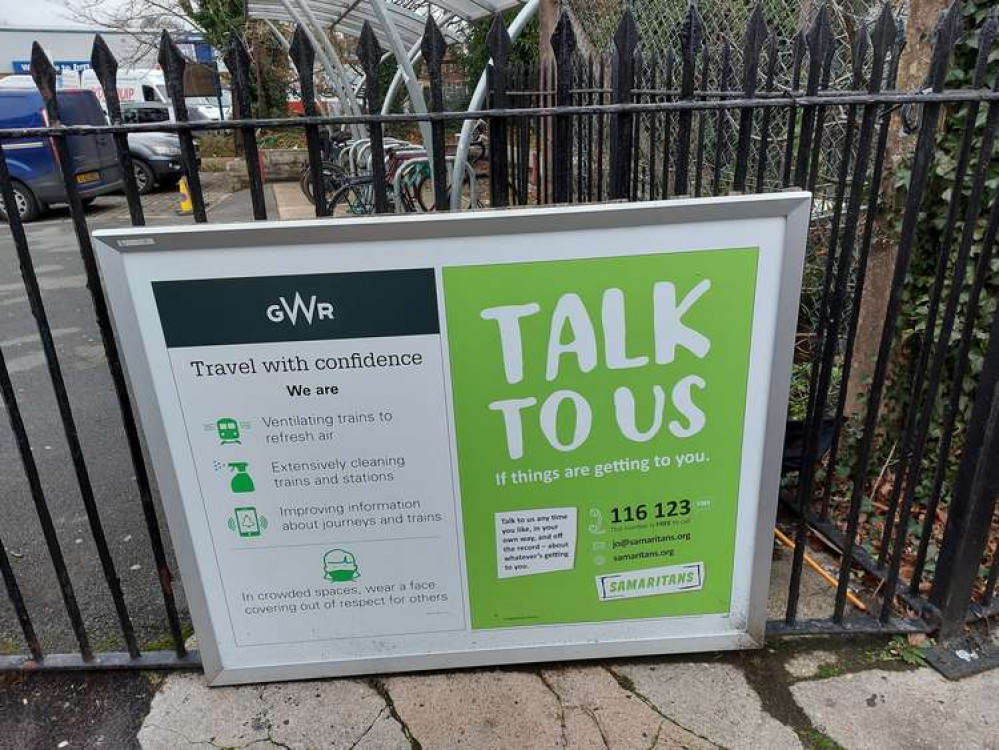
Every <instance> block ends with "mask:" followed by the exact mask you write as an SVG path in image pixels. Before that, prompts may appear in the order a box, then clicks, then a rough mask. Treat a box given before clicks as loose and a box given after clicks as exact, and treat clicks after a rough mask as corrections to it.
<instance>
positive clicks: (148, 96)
mask: <svg viewBox="0 0 999 750" xmlns="http://www.w3.org/2000/svg"><path fill="white" fill-rule="evenodd" d="M142 101H144V102H155V101H157V99H156V89H154V88H153V87H152V86H148V85H145V84H143V86H142Z"/></svg>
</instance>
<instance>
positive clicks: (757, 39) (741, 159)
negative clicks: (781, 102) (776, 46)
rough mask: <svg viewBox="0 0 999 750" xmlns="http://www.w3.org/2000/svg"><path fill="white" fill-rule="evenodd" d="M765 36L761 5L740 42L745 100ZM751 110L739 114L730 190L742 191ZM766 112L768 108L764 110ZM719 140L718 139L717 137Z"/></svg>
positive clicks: (751, 90) (757, 68)
mask: <svg viewBox="0 0 999 750" xmlns="http://www.w3.org/2000/svg"><path fill="white" fill-rule="evenodd" d="M766 37H767V20H766V19H765V18H764V17H763V6H762V5H757V6H756V7H755V8H753V14H752V15H751V16H750V17H749V23H748V24H747V26H746V40H745V42H744V46H745V50H744V54H745V59H744V61H743V67H742V95H743V97H744V98H746V99H752V98H753V97H754V96H756V87H757V85H758V79H759V74H760V51H761V50H762V49H763V42H764V40H765V39H766ZM773 57H774V56H773V52H772V51H771V53H770V59H769V62H770V65H771V67H772V66H773ZM754 112H755V110H753V109H749V108H746V109H744V110H742V112H741V113H740V114H739V140H738V145H737V146H736V150H735V175H734V177H733V178H732V189H733V190H735V191H737V192H740V193H742V192H745V191H746V174H747V172H748V171H749V151H750V148H749V146H750V138H752V135H753V114H754ZM764 112H765V113H766V112H769V109H766V110H764ZM719 140H720V139H719ZM763 149H764V146H761V150H760V158H763Z"/></svg>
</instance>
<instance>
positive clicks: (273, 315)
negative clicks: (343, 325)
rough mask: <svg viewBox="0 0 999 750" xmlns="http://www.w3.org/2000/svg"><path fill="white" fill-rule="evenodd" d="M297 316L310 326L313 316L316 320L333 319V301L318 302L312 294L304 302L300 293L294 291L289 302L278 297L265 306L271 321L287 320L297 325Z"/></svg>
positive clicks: (281, 321) (280, 321)
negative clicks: (293, 295) (273, 302)
mask: <svg viewBox="0 0 999 750" xmlns="http://www.w3.org/2000/svg"><path fill="white" fill-rule="evenodd" d="M299 316H301V317H302V319H303V320H304V321H305V323H306V324H307V325H310V326H311V325H312V319H313V318H316V319H318V320H333V318H334V317H335V316H334V315H333V303H332V302H320V301H319V300H318V298H317V297H316V295H314V294H313V295H312V296H311V297H309V301H308V302H306V301H305V300H303V299H302V295H300V294H299V293H298V292H295V297H294V298H293V299H292V301H291V303H289V302H288V300H287V299H285V298H284V297H278V301H277V302H276V303H275V304H273V305H268V307H267V319H268V320H270V321H271V322H272V323H283V322H285V321H288V322H289V323H291V324H292V325H297V324H298V318H299Z"/></svg>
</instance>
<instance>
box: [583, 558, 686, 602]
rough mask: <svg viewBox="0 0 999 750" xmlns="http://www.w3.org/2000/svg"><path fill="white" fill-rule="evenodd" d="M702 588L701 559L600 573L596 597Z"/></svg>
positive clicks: (616, 597) (614, 597)
mask: <svg viewBox="0 0 999 750" xmlns="http://www.w3.org/2000/svg"><path fill="white" fill-rule="evenodd" d="M703 587H704V563H702V562H696V563H688V564H686V565H668V566H666V567H663V568H645V569H644V570H629V571H628V572H627V573H612V574H610V575H603V576H597V596H598V597H599V599H600V601H607V600H609V599H633V598H635V597H638V596H656V595H658V594H674V593H677V592H680V591H699V590H700V589H702V588H703Z"/></svg>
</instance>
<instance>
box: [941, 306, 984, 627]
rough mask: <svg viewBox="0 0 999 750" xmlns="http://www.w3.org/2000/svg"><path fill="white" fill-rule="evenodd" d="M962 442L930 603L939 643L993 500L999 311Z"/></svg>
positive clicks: (978, 560)
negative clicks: (934, 610) (936, 616)
mask: <svg viewBox="0 0 999 750" xmlns="http://www.w3.org/2000/svg"><path fill="white" fill-rule="evenodd" d="M965 438H966V443H965V449H964V454H963V455H962V456H961V464H960V467H959V469H958V474H957V482H956V484H955V487H954V499H953V500H951V503H950V509H949V511H948V513H947V527H946V530H945V531H944V538H943V543H942V544H941V546H940V556H939V557H938V558H937V572H936V575H935V576H934V578H933V591H932V592H931V594H930V601H931V602H932V603H933V604H934V605H936V607H937V608H938V609H939V610H940V617H941V621H940V638H941V639H943V640H946V639H949V638H953V637H955V636H958V635H960V634H961V632H962V631H963V629H964V623H965V616H966V614H967V611H968V604H969V603H970V601H971V592H972V590H973V588H974V585H975V579H976V578H977V577H978V569H979V566H980V565H981V564H982V556H983V554H984V552H985V545H986V544H987V543H988V538H989V530H990V528H991V525H992V516H993V514H994V513H995V508H996V500H997V499H999V461H997V460H996V456H999V312H997V313H996V315H995V317H994V319H993V321H992V332H991V334H990V336H989V348H988V351H987V352H986V355H985V362H984V365H983V367H982V374H981V379H980V380H979V381H978V390H977V395H976V397H975V405H974V407H973V409H972V412H971V421H970V422H969V423H968V431H967V433H966V435H965Z"/></svg>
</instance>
